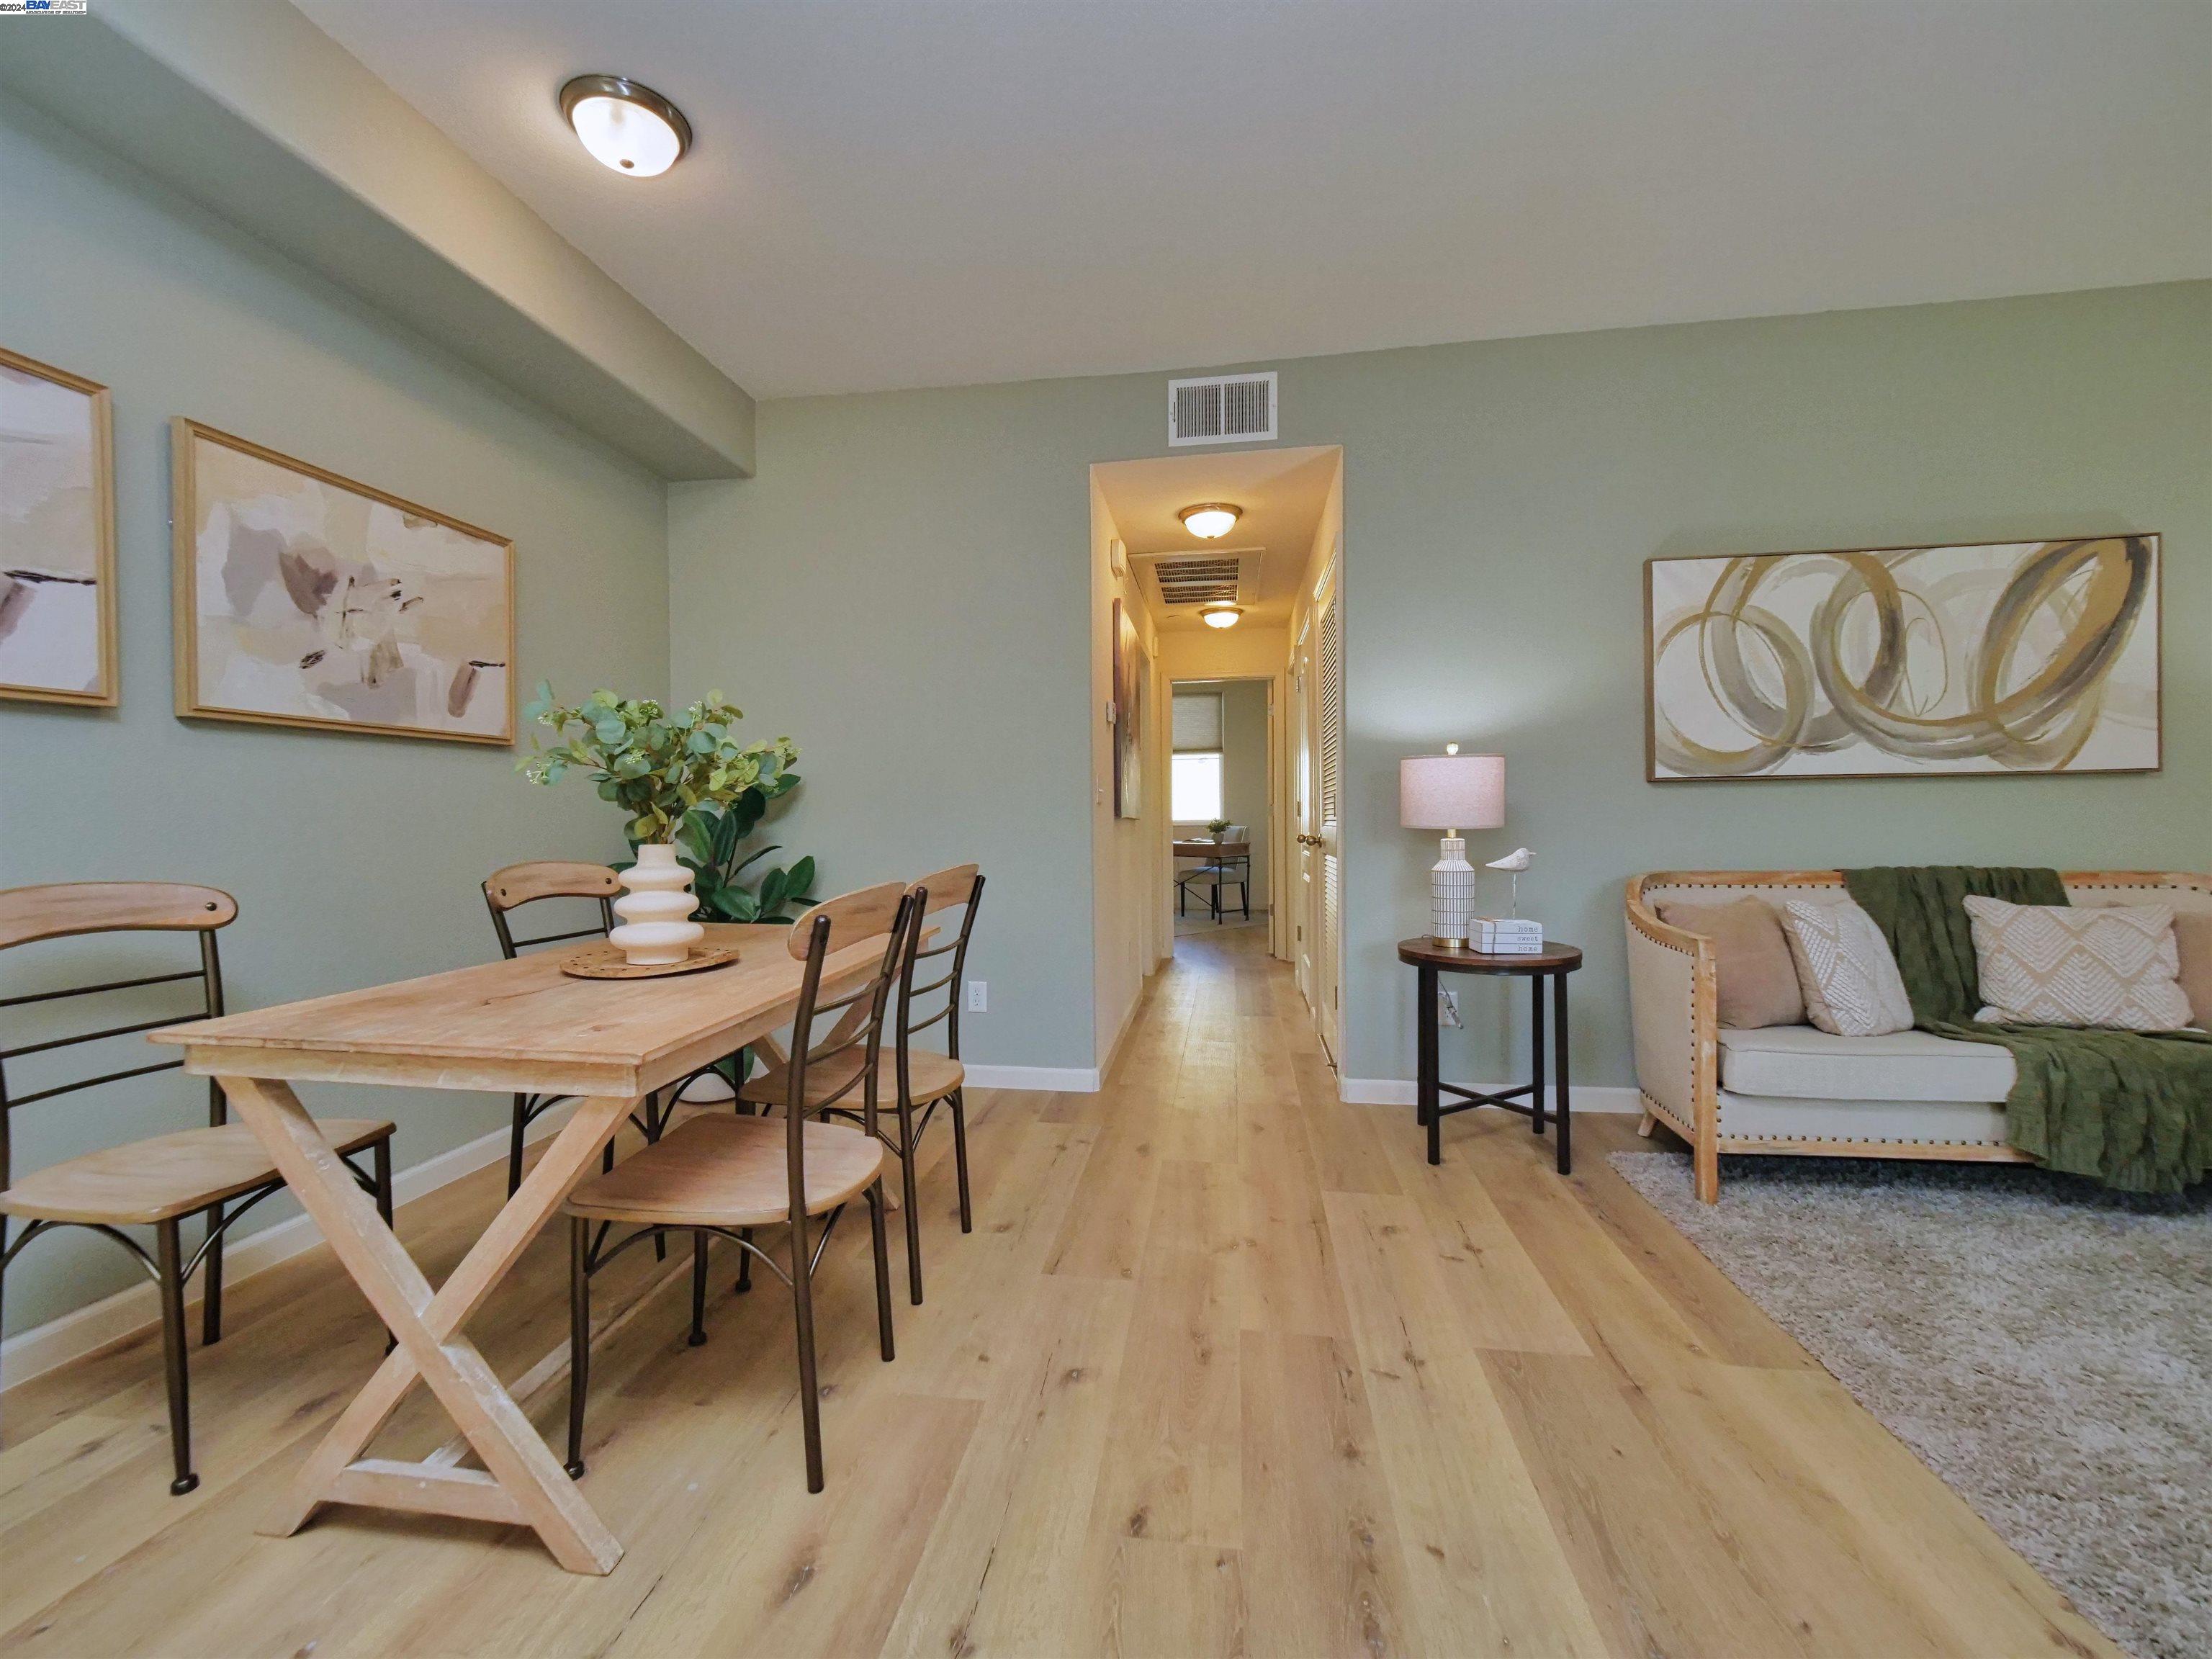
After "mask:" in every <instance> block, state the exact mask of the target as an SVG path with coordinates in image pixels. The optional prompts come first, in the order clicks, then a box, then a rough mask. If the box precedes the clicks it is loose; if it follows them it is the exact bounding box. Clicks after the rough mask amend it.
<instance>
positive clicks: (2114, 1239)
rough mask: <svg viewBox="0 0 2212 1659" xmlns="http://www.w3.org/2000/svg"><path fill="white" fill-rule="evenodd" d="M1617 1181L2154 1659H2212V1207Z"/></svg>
mask: <svg viewBox="0 0 2212 1659" xmlns="http://www.w3.org/2000/svg"><path fill="white" fill-rule="evenodd" d="M1612 1163H1613V1168H1614V1169H1616V1170H1619V1171H1620V1174H1621V1175H1622V1176H1624V1177H1625V1178H1626V1180H1627V1182H1629V1184H1630V1185H1631V1186H1632V1187H1634V1188H1636V1190H1637V1191H1638V1192H1639V1193H1641V1194H1643V1195H1644V1198H1646V1199H1647V1200H1650V1203H1651V1205H1652V1206H1653V1207H1655V1208H1656V1209H1657V1210H1658V1211H1659V1212H1660V1213H1661V1214H1662V1215H1664V1216H1665V1217H1666V1218H1668V1220H1669V1221H1671V1222H1673V1223H1674V1225H1675V1226H1677V1227H1679V1228H1680V1230H1681V1231H1682V1232H1683V1233H1684V1234H1686V1236H1687V1237H1689V1238H1690V1240H1691V1241H1692V1243H1695V1244H1696V1245H1697V1247H1698V1248H1699V1249H1700V1250H1702V1251H1703V1252H1704V1253H1705V1255H1706V1256H1707V1257H1709V1258H1710V1259H1711V1261H1713V1263H1714V1264H1715V1265H1716V1266H1717V1267H1719V1268H1720V1269H1721V1271H1722V1272H1723V1273H1726V1274H1727V1275H1728V1276H1729V1279H1732V1280H1734V1281H1735V1284H1736V1285H1737V1286H1738V1287H1739V1288H1741V1290H1742V1291H1744V1292H1745V1293H1746V1294H1747V1295H1748V1296H1749V1297H1751V1299H1752V1300H1753V1301H1754V1302H1756V1303H1757V1304H1759V1306H1760V1307H1761V1308H1763V1309H1764V1310H1765V1311H1766V1312H1767V1314H1768V1315H1769V1316H1771V1317H1772V1318H1773V1319H1774V1321H1775V1322H1776V1323H1778V1324H1779V1325H1780V1326H1782V1328H1784V1329H1785V1330H1787V1331H1788V1332H1789V1333H1790V1334H1791V1335H1792V1336H1794V1337H1796V1339H1797V1340H1799V1341H1800V1342H1802V1343H1803V1344H1804V1346H1806V1348H1807V1349H1808V1351H1810V1352H1811V1353H1812V1354H1813V1356H1814V1358H1817V1359H1818V1360H1820V1363H1821V1364H1823V1365H1826V1367H1827V1368H1828V1370H1830V1371H1832V1372H1833V1373H1834V1374H1835V1376H1836V1377H1837V1379H1838V1381H1840V1382H1841V1383H1843V1384H1844V1387H1845V1388H1847V1389H1850V1391H1851V1393H1852V1394H1853V1395H1855V1396H1856V1397H1857V1399H1858V1401H1859V1402H1860V1403H1861V1404H1863V1406H1865V1407H1867V1409H1868V1410H1869V1411H1870V1412H1872V1413H1874V1414H1875V1416H1876V1417H1878V1418H1880V1419H1881V1421H1882V1422H1883V1423H1884V1424H1886V1425H1887V1426H1888V1428H1889V1430H1890V1431H1891V1432H1892V1433H1893V1434H1895V1435H1896V1436H1897V1437H1899V1439H1901V1440H1903V1441H1904V1442H1905V1444H1906V1445H1908V1446H1910V1447H1911V1448H1912V1449H1913V1450H1914V1451H1915V1452H1916V1453H1917V1454H1918V1455H1919V1456H1920V1458H1921V1460H1922V1461H1923V1462H1925V1463H1926V1464H1928V1466H1929V1468H1933V1469H1934V1470H1935V1471H1936V1474H1939V1475H1941V1476H1942V1478H1943V1480H1945V1482H1946V1483H1948V1485H1949V1486H1951V1487H1952V1489H1953V1490H1954V1491H1955V1492H1959V1493H1960V1495H1961V1496H1962V1497H1964V1498H1966V1501H1967V1502H1968V1503H1970V1504H1972V1505H1973V1506H1974V1508H1975V1509H1976V1510H1978V1511H1979V1512H1980V1513H1981V1515H1982V1516H1983V1517H1984V1519H1985V1520H1987V1521H1988V1522H1989V1523H1990V1525H1991V1526H1992V1527H1994V1528H1996V1531H1997V1532H1998V1534H2000V1535H2002V1537H2003V1538H2004V1539H2005V1541H2007V1542H2008V1543H2009V1544H2010V1545H2011V1546H2012V1547H2014V1548H2015V1549H2016V1550H2018V1551H2019V1552H2020V1553H2021V1554H2022V1555H2023V1556H2025V1557H2027V1559H2028V1560H2029V1561H2031V1562H2033V1564H2034V1565H2035V1566H2036V1568H2037V1570H2038V1571H2040V1572H2041V1573H2042V1574H2043V1575H2044V1577H2046V1578H2048V1579H2049V1580H2050V1581H2051V1583H2053V1584H2055V1585H2057V1587H2058V1588H2059V1589H2062V1590H2063V1591H2064V1592H2065V1593H2066V1594H2067V1595H2069V1596H2071V1597H2072V1598H2073V1599H2074V1602H2075V1605H2076V1606H2077V1607H2080V1608H2081V1611H2082V1612H2083V1613H2086V1614H2087V1615H2088V1616H2089V1617H2090V1618H2092V1619H2093V1620H2096V1622H2097V1623H2098V1624H2100V1626H2103V1627H2104V1629H2105V1630H2106V1632H2108V1633H2110V1634H2111V1635H2112V1638H2113V1639H2115V1640H2116V1641H2118V1643H2120V1644H2121V1645H2122V1646H2124V1647H2126V1648H2128V1649H2130V1650H2131V1651H2133V1652H2135V1653H2136V1654H2138V1655H2142V1656H2144V1659H2203V1656H2204V1655H2206V1654H2212V1190H2207V1189H2206V1188H2198V1189H2197V1191H2196V1192H2195V1193H2194V1194H2191V1195H2189V1196H2187V1197H2185V1198H2182V1199H2179V1200H2152V1201H2150V1202H2149V1203H2148V1204H2147V1203H2146V1202H2145V1201H2144V1200H2132V1201H2130V1200H2118V1199H2117V1197H2116V1195H2115V1194H2108V1193H2106V1192H2104V1191H2103V1190H2101V1189H2100V1188H2095V1187H2093V1186H2091V1185H2090V1184H2089V1183H2087V1182H2081V1181H2078V1180H2075V1179H2074V1178H2073V1177H2070V1176H2058V1175H2052V1174H2051V1173H2049V1172H2047V1171H2045V1170H2035V1169H2028V1168H2024V1167H2021V1166H2018V1165H2006V1164H1979V1165H1976V1164H1921V1163H1902V1162H1898V1163H1892V1162H1877V1161H1875V1160H1871V1159H1866V1160H1861V1159H1849V1160H1846V1159H1832V1158H1757V1159H1735V1158H1732V1159H1730V1160H1729V1166H1728V1171H1727V1176H1726V1178H1725V1180H1724V1181H1723V1184H1722V1187H1721V1201H1720V1203H1719V1204H1717V1205H1706V1204H1700V1203H1699V1202H1698V1200H1697V1198H1696V1196H1695V1194H1693V1193H1692V1191H1691V1188H1690V1161H1689V1159H1688V1158H1686V1157H1684V1156H1681V1155H1679V1154H1675V1153H1672V1152H1615V1153H1613V1156H1612Z"/></svg>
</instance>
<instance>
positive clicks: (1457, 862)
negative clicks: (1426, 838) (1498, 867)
mask: <svg viewBox="0 0 2212 1659" xmlns="http://www.w3.org/2000/svg"><path fill="white" fill-rule="evenodd" d="M1437 852H1438V854H1440V856H1439V857H1438V858H1437V861H1436V863H1435V864H1434V865H1432V866H1430V869H1429V938H1430V939H1431V942H1432V943H1435V944H1437V945H1452V946H1462V947H1463V946H1464V945H1466V944H1467V918H1468V913H1469V912H1470V911H1472V910H1473V909H1474V866H1473V865H1471V864H1469V863H1468V861H1467V842H1466V840H1465V838H1464V837H1462V836H1444V837H1443V839H1442V840H1441V841H1440V842H1437Z"/></svg>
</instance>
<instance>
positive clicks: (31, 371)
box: [0, 346, 123, 708]
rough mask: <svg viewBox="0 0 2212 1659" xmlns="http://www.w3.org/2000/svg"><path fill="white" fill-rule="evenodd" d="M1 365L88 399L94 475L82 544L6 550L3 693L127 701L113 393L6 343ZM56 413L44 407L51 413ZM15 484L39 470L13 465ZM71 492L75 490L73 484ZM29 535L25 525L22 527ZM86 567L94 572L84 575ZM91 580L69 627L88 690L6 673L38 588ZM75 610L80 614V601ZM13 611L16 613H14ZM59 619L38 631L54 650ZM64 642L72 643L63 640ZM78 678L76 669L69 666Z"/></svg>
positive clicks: (98, 704) (44, 443) (10, 514)
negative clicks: (84, 646)
mask: <svg viewBox="0 0 2212 1659" xmlns="http://www.w3.org/2000/svg"><path fill="white" fill-rule="evenodd" d="M0 370H5V371H7V374H8V377H9V380H10V384H11V391H12V390H13V389H15V388H14V386H13V377H14V376H22V377H24V378H26V379H27V380H33V381H36V382H41V383H44V384H45V385H47V386H54V387H58V388H60V389H61V390H62V391H64V392H69V393H73V394H75V395H76V396H77V397H79V398H82V399H83V400H84V402H85V405H86V408H85V411H84V423H85V424H84V433H83V441H82V453H83V459H84V460H85V462H86V463H87V464H88V472H89V489H90V499H89V501H88V503H87V505H88V508H89V511H88V513H84V514H82V515H79V514H76V513H72V514H70V517H72V518H76V517H82V520H83V522H82V524H81V525H79V526H76V530H75V538H76V539H77V540H79V541H80V542H82V545H78V546H74V547H57V548H38V547H31V546H24V545H21V544H18V543H17V542H16V538H15V537H14V536H10V537H9V544H8V545H6V546H4V547H0V618H5V619H6V620H7V622H8V623H9V624H10V626H9V627H4V628H0V697H5V698H8V699H9V700H11V701H14V702H48V703H60V704H64V705H66V706H70V707H74V708H114V707H116V705H117V704H118V702H121V701H122V695H123V694H122V675H121V672H120V668H119V658H120V650H119V644H118V635H117V623H116V602H115V416H114V409H113V406H112V400H111V398H110V397H109V394H108V390H107V388H106V386H102V385H101V384H100V382H99V381H97V380H87V379H85V378H84V376H82V374H70V372H69V370H67V369H65V368H55V367H54V366H53V365H52V363H42V362H40V361H39V360H38V359H37V358H35V357H26V356H23V355H22V354H21V352H18V351H10V350H9V349H7V348H6V347H4V346H0ZM52 412H54V411H52V410H49V411H46V413H47V414H49V415H51V414H52ZM16 436H17V435H16V434H15V432H14V431H13V430H12V428H9V429H8V436H7V439H6V440H5V441H8V442H11V443H12V442H14V441H16ZM69 437H70V435H69V434H67V433H64V432H56V433H54V434H50V435H41V434H32V433H27V434H24V435H23V438H24V441H33V442H36V443H37V444H38V445H39V446H40V450H41V452H43V453H51V452H52V450H53V449H54V448H55V447H56V444H57V441H61V445H62V447H64V448H67V447H70V446H69V445H68V443H67V440H68V438H69ZM7 472H8V474H9V486H10V489H14V488H15V487H17V486H16V482H15V481H16V480H18V479H21V478H26V477H36V471H35V470H34V469H32V468H29V467H20V466H12V465H11V466H9V468H8V469H7ZM70 493H75V487H71V488H70ZM7 507H8V511H7V513H6V514H5V515H4V517H3V518H0V522H14V521H15V516H16V511H17V509H18V508H19V507H21V503H19V502H17V501H13V500H10V501H8V503H7ZM21 533H23V534H24V535H26V536H27V535H29V534H30V533H32V532H28V531H25V532H21ZM80 572H88V573H89V574H79V573H80ZM86 583H89V584H90V585H91V586H93V588H94V603H93V607H92V609H93V615H92V616H91V617H89V618H88V619H86V618H82V617H80V618H79V619H77V620H76V623H75V624H74V627H73V628H72V629H71V631H72V632H74V633H78V634H86V635H90V643H91V647H92V651H93V655H94V671H93V674H92V676H91V684H89V686H88V687H86V688H82V689H78V688H72V687H70V686H69V685H66V684H58V683H47V682H46V681H43V680H35V679H18V680H10V679H9V678H6V668H5V666H4V665H5V662H6V657H7V654H8V653H7V650H6V641H7V640H8V638H9V636H10V635H11V634H12V632H13V624H20V623H23V622H26V621H28V620H31V619H30V618H29V617H27V609H28V607H29V606H31V605H33V604H35V602H36V597H37V595H38V594H39V593H40V590H42V589H44V588H46V586H48V585H49V584H52V585H54V586H55V590H56V591H57V592H59V591H62V590H63V589H64V587H76V586H82V585H84V584H86ZM69 608H73V609H76V610H78V611H82V605H77V606H75V607H65V609H69ZM11 613H12V614H11ZM59 625H60V624H55V623H41V624H40V635H39V637H40V639H41V640H42V641H43V642H45V643H46V644H47V645H49V646H50V647H51V646H52V644H54V643H55V642H56V635H55V634H54V632H53V631H52V630H53V629H54V628H55V627H57V626H59ZM27 637H28V636H27ZM61 642H62V643H63V645H64V647H66V640H64V641H61ZM69 672H70V673H71V674H72V675H73V674H74V670H70V671H69Z"/></svg>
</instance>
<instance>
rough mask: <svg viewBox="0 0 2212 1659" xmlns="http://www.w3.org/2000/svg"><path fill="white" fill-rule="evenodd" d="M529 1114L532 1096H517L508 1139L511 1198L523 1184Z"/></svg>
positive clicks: (508, 1188) (508, 1177)
mask: <svg viewBox="0 0 2212 1659" xmlns="http://www.w3.org/2000/svg"><path fill="white" fill-rule="evenodd" d="M529 1115H530V1097H529V1096H528V1095H517V1096H515V1097H514V1127H513V1133H510V1134H509V1135H508V1136H507V1196H508V1197H509V1198H513V1196H514V1193H515V1188H518V1187H520V1186H521V1185H522V1132H523V1131H524V1130H525V1129H526V1128H528V1127H530V1122H529ZM609 1167H610V1168H611V1167H613V1166H612V1165H610V1166H609Z"/></svg>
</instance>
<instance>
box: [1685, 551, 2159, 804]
mask: <svg viewBox="0 0 2212 1659" xmlns="http://www.w3.org/2000/svg"><path fill="white" fill-rule="evenodd" d="M2159 588H2160V544H2159V538H2158V537H2156V536H2154V535H2114V536H2099V537H2086V538H2069V539H2064V540H2050V541H2024V542H1992V543H1979V544H1954V545H1929V546H1921V547H1887V548H1864V549H1847V550H1839V551H1834V552H1824V553H1771V554H1760V555H1753V556H1725V555H1723V556H1710V557H1696V558H1658V559H1652V560H1649V561H1647V562H1646V563H1645V564H1644V763H1645V775H1646V777H1647V778H1648V779H1649V780H1650V781H1652V782H1655V783H1668V782H1678V781H1689V780H1699V779H1704V780H1713V779H1745V778H1876V777H1961V776H1994V775H2007V774H2011V775H2018V774H2023V773H2057V772H2068V773H2100V772H2103V773H2112V772H2155V771H2156V770H2158V769H2159V766H2160V736H2161V734H2160V657H2159V611H2160V605H2159Z"/></svg>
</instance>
